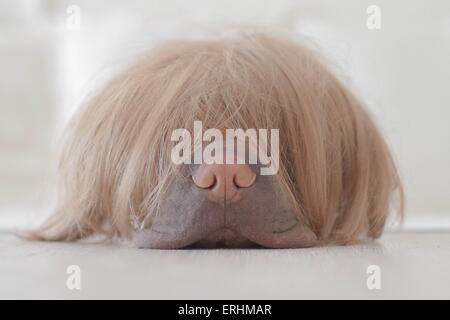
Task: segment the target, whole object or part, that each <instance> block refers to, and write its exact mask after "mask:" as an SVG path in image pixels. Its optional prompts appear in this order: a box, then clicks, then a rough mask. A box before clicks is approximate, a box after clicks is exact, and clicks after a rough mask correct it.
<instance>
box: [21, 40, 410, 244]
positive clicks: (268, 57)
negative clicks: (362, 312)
mask: <svg viewBox="0 0 450 320" xmlns="http://www.w3.org/2000/svg"><path fill="white" fill-rule="evenodd" d="M198 119H201V120H202V121H203V124H204V126H208V127H214V128H222V129H223V128H243V129H245V128H279V130H280V169H279V174H278V178H279V181H280V185H281V187H282V188H283V189H284V191H285V192H286V193H287V194H288V195H289V197H290V198H291V201H292V203H293V205H294V206H295V208H296V212H297V214H298V215H300V216H301V217H302V219H303V220H304V221H306V223H307V224H308V226H309V227H310V228H311V229H312V230H313V231H314V232H315V233H316V235H317V236H318V237H319V239H320V241H321V243H323V244H326V243H337V244H347V243H352V242H354V241H356V240H357V239H359V238H360V237H362V236H369V237H378V236H380V234H381V233H382V231H383V228H384V225H385V222H386V218H387V215H388V212H389V210H390V203H391V202H392V201H391V200H392V199H391V198H392V196H393V194H394V192H395V191H397V194H398V195H399V198H398V199H399V204H400V210H399V212H400V213H401V212H402V208H403V193H402V188H401V184H400V180H399V177H398V174H397V172H396V168H395V165H394V162H393V160H392V158H391V155H390V152H389V150H388V147H387V146H386V144H385V141H384V140H383V138H382V136H381V135H380V133H379V130H378V129H377V128H376V126H375V124H374V122H373V121H372V119H371V117H370V116H369V114H368V112H367V111H366V109H365V108H364V107H363V105H362V104H361V102H360V101H358V99H357V98H356V97H355V96H354V95H353V94H352V93H351V92H350V91H349V90H348V89H347V88H346V87H345V86H344V85H343V84H342V83H341V82H340V81H339V80H338V79H337V78H336V77H335V76H334V75H333V74H332V73H331V72H330V71H329V70H328V69H327V68H326V67H325V66H324V64H323V63H322V62H321V61H320V57H319V56H318V55H317V53H315V52H314V51H312V50H310V49H308V48H306V47H305V46H303V45H301V44H299V43H297V42H295V41H291V40H289V39H287V38H283V37H273V36H269V35H267V34H260V33H253V34H244V35H239V36H235V37H231V38H220V39H214V40H180V41H172V42H168V43H166V44H164V45H162V46H160V47H158V48H156V49H154V50H151V51H150V52H148V53H147V54H145V55H143V56H142V57H141V58H140V59H138V60H137V61H136V62H135V63H134V64H133V65H131V66H130V67H129V68H127V69H126V70H125V71H124V72H122V73H121V74H120V75H118V76H117V77H116V78H115V79H113V80H112V81H111V82H110V83H109V84H108V85H107V86H106V87H105V88H104V89H103V90H102V91H101V92H100V93H99V94H98V95H96V96H95V97H94V98H93V99H91V101H89V103H88V104H87V105H85V106H84V107H83V108H81V109H80V110H79V112H78V113H77V114H76V116H75V117H74V118H73V120H72V122H71V124H70V126H69V128H68V131H67V136H66V140H65V141H66V142H65V144H64V149H63V152H62V155H61V158H60V165H59V169H60V173H61V177H62V182H63V183H62V192H61V195H60V202H59V206H58V208H57V210H56V212H55V214H54V215H53V216H52V217H50V219H49V220H48V221H47V222H46V223H45V224H44V225H43V226H42V227H41V228H39V229H38V230H35V231H32V232H29V233H27V234H26V235H25V236H26V237H28V238H32V239H44V240H74V239H78V238H81V237H85V236H88V235H91V234H94V233H101V234H104V235H105V236H106V237H108V238H109V237H113V236H119V237H125V238H128V237H130V236H131V234H132V231H133V228H134V226H133V221H138V222H139V223H142V221H146V224H147V225H150V224H151V221H152V218H153V217H154V215H156V214H159V205H160V203H161V201H162V199H163V197H164V194H165V192H166V191H167V190H168V188H169V187H170V185H171V183H172V181H173V180H174V179H175V178H176V175H177V168H176V166H174V165H173V164H172V163H171V160H170V149H171V147H172V144H171V142H170V134H171V132H172V130H174V129H176V128H191V127H192V124H193V122H194V120H198ZM160 214H164V213H163V212H162V213H160Z"/></svg>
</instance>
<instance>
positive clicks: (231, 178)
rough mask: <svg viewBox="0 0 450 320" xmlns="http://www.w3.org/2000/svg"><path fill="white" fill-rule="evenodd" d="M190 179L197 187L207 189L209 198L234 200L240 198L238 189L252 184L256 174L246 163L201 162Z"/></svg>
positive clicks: (216, 200)
mask: <svg viewBox="0 0 450 320" xmlns="http://www.w3.org/2000/svg"><path fill="white" fill-rule="evenodd" d="M192 180H193V181H194V183H195V184H196V185H197V187H199V188H202V189H209V192H208V199H209V200H211V201H214V202H219V203H224V202H225V201H228V202H236V201H239V199H240V194H239V192H238V190H239V189H240V188H248V187H250V186H252V185H253V183H254V182H255V180H256V174H255V173H254V172H253V171H252V170H251V169H250V167H249V166H248V165H246V164H202V165H201V166H200V167H199V168H198V170H197V171H196V172H195V174H193V175H192Z"/></svg>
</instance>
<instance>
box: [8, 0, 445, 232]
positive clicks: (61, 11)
mask: <svg viewBox="0 0 450 320" xmlns="http://www.w3.org/2000/svg"><path fill="white" fill-rule="evenodd" d="M70 5H77V6H78V7H79V8H80V9H81V25H80V27H81V28H80V29H75V30H73V29H70V28H68V27H67V25H66V22H67V19H68V18H69V17H70V15H71V14H70V13H67V11H66V10H67V8H68V7H69V6H70ZM369 5H378V6H379V7H380V9H381V29H380V30H369V29H368V28H367V27H366V20H367V18H368V14H367V13H366V9H367V7H368V6H369ZM255 26H257V27H262V28H264V29H267V30H286V31H288V32H290V33H292V34H294V35H298V36H306V37H308V38H310V39H311V40H312V41H313V42H314V43H316V44H317V45H318V46H320V47H321V48H322V50H323V52H324V53H325V55H326V56H327V57H328V58H329V59H330V60H332V61H334V62H335V63H336V68H337V69H339V70H340V71H341V72H342V73H344V74H345V75H346V76H347V79H348V83H349V84H350V85H351V86H352V87H353V88H354V89H355V90H356V92H357V94H358V95H359V96H361V97H362V98H363V99H364V100H365V101H366V102H367V103H368V105H369V107H370V109H371V111H372V112H373V114H374V115H375V117H376V120H377V121H378V123H379V124H380V126H381V128H382V130H383V132H384V133H385V136H386V138H387V140H388V143H389V144H390V146H391V147H392V150H393V152H394V155H395V158H396V160H397V162H398V164H399V167H400V172H401V175H402V178H403V181H404V185H405V191H406V197H407V212H406V214H407V221H406V227H407V228H428V229H429V228H433V229H442V228H445V227H449V226H450V186H449V184H450V183H449V182H450V125H449V122H450V105H449V101H450V2H449V1H445V0H435V1H426V0H414V1H406V0H405V1H403V0H395V1H392V0H391V1H361V0H358V1H357V0H345V1H300V0H297V1H294V0H292V1H288V0H266V1H263V0H226V1H225V0H222V1H218V0H216V1H211V0H209V1H206V0H204V1H201V0H190V1H174V0H163V1H138V0H135V1H131V0H127V1H105V0H96V1H50V0H41V1H38V0H36V1H32V0H29V1H24V0H6V1H5V0H3V1H2V2H0V72H1V74H0V227H1V226H2V227H7V228H10V227H14V226H17V225H19V224H23V223H30V222H32V220H33V219H34V218H35V217H40V216H43V215H45V214H47V213H48V212H49V209H50V208H51V207H52V205H53V203H54V192H55V176H54V174H53V173H52V168H53V167H54V165H55V163H54V159H53V156H52V155H53V154H54V151H55V145H56V142H57V141H58V137H59V136H60V133H61V129H62V128H63V126H64V124H65V122H66V121H67V119H68V118H69V117H70V114H71V112H73V110H74V108H75V107H76V106H77V105H78V104H79V103H80V101H81V100H82V98H83V97H85V96H86V94H88V93H89V92H90V91H91V90H92V89H93V88H94V87H97V86H98V85H100V84H101V83H103V82H104V81H105V80H107V79H108V78H109V77H110V76H111V74H113V73H114V72H115V71H116V70H117V69H119V68H120V67H122V66H123V65H124V64H125V63H126V62H128V61H129V60H130V59H132V57H133V56H134V55H135V54H136V53H139V52H141V51H142V50H144V49H145V48H148V47H151V46H153V45H155V44H157V43H158V42H159V41H161V40H163V39H166V38H170V37H174V36H181V37H203V36H207V35H211V34H212V35H214V34H220V33H221V32H222V30H226V29H229V28H234V29H236V28H241V27H255Z"/></svg>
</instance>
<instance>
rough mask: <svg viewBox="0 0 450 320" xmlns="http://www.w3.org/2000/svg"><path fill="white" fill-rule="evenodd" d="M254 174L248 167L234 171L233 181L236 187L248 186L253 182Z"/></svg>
mask: <svg viewBox="0 0 450 320" xmlns="http://www.w3.org/2000/svg"><path fill="white" fill-rule="evenodd" d="M255 180H256V174H255V173H254V172H253V171H251V169H250V168H246V169H245V170H240V171H238V172H236V174H235V176H234V177H233V183H234V185H235V186H236V187H238V188H249V187H251V186H252V185H253V183H255Z"/></svg>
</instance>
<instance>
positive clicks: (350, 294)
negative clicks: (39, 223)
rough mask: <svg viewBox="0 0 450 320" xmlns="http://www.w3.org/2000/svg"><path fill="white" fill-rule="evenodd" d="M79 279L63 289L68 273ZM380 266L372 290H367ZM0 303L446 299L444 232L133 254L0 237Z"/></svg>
mask: <svg viewBox="0 0 450 320" xmlns="http://www.w3.org/2000/svg"><path fill="white" fill-rule="evenodd" d="M70 265H78V266H79V267H80V270H81V278H80V279H81V290H69V289H68V288H67V286H66V281H67V278H68V277H69V275H68V274H67V273H66V271H67V268H68V266H70ZM370 265H377V266H379V267H380V272H381V273H380V274H381V277H380V279H381V288H380V289H379V290H377V289H373V290H369V289H368V288H367V278H368V277H369V276H370V275H369V274H368V273H367V268H368V266H370ZM0 298H3V299H5V298H6V299H10V298H27V299H28V298H37V299H46V298H60V299H80V298H87V299H89V298H106V299H109V298H114V299H115V298H126V299H127V298H137V299H141V298H144V299H198V298H202V299H247V298H251V299H310V298H338V299H342V298H344V299H345V298H356V299H371V298H374V299H379V298H387V299H392V298H414V299H416V298H446V299H450V233H390V234H386V235H385V236H384V237H383V238H382V239H381V240H379V241H377V242H373V243H368V244H364V245H358V246H352V247H326V248H313V249H300V250H262V249H255V250H231V249H228V250H173V251H166V250H139V249H135V248H130V247H128V246H126V245H118V244H90V243H42V242H27V241H22V240H19V239H17V238H15V237H14V236H13V235H12V234H11V233H6V232H3V233H0Z"/></svg>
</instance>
